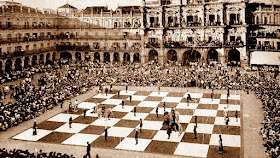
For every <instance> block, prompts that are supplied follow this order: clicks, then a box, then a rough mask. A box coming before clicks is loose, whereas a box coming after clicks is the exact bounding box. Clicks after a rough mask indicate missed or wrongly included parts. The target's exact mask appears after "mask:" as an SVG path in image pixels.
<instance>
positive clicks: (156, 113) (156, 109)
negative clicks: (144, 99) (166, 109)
mask: <svg viewBox="0 0 280 158" xmlns="http://www.w3.org/2000/svg"><path fill="white" fill-rule="evenodd" d="M156 115H157V118H158V106H157V108H156Z"/></svg>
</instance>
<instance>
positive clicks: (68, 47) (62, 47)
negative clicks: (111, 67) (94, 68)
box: [56, 45, 90, 51]
mask: <svg viewBox="0 0 280 158" xmlns="http://www.w3.org/2000/svg"><path fill="white" fill-rule="evenodd" d="M56 50H58V51H63V50H78V51H86V50H90V46H89V45H83V46H78V45H57V46H56Z"/></svg>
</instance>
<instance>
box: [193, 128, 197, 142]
mask: <svg viewBox="0 0 280 158" xmlns="http://www.w3.org/2000/svg"><path fill="white" fill-rule="evenodd" d="M196 128H197V126H196V125H194V127H193V133H194V139H197V136H196V135H197V131H196Z"/></svg>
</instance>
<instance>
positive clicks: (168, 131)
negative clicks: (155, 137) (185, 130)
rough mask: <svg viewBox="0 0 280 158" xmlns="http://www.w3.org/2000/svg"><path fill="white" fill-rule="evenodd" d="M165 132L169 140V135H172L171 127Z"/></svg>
mask: <svg viewBox="0 0 280 158" xmlns="http://www.w3.org/2000/svg"><path fill="white" fill-rule="evenodd" d="M166 132H167V135H168V138H167V139H170V135H171V133H172V129H171V127H170V126H169V125H168V126H167V130H166Z"/></svg>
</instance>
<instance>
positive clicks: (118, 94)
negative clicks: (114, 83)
mask: <svg viewBox="0 0 280 158" xmlns="http://www.w3.org/2000/svg"><path fill="white" fill-rule="evenodd" d="M118 97H120V90H119V89H118Z"/></svg>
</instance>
